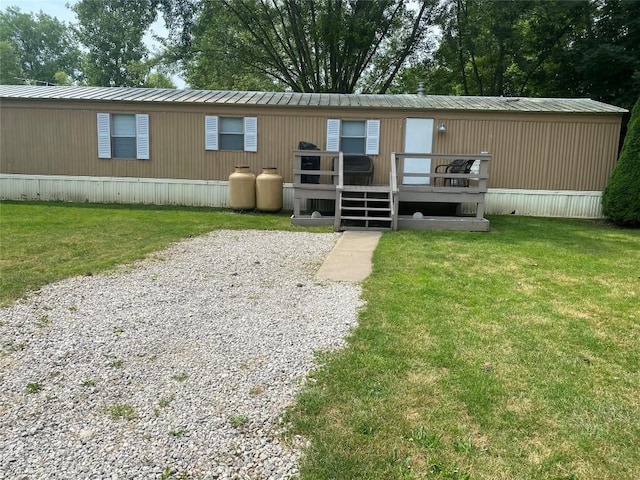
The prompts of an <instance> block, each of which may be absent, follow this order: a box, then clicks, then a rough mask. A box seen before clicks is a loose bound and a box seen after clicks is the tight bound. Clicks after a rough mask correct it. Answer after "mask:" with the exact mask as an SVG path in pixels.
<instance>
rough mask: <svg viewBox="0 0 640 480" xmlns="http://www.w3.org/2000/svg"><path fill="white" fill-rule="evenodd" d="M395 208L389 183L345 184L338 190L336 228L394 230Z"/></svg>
mask: <svg viewBox="0 0 640 480" xmlns="http://www.w3.org/2000/svg"><path fill="white" fill-rule="evenodd" d="M393 208H394V206H393V195H392V193H391V189H390V188H389V186H388V185H382V186H380V185H344V186H343V187H342V188H341V189H339V192H338V205H337V208H336V213H337V215H336V222H335V226H336V230H392V228H393V217H394V213H393Z"/></svg>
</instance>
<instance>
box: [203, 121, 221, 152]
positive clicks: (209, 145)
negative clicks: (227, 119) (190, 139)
mask: <svg viewBox="0 0 640 480" xmlns="http://www.w3.org/2000/svg"><path fill="white" fill-rule="evenodd" d="M204 149H205V150H218V117H216V116H213V115H206V116H205V117H204Z"/></svg>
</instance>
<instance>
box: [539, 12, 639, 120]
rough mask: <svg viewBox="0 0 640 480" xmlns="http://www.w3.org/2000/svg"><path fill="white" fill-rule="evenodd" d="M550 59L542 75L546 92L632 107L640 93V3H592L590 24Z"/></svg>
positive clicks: (542, 82)
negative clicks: (547, 68) (549, 63)
mask: <svg viewBox="0 0 640 480" xmlns="http://www.w3.org/2000/svg"><path fill="white" fill-rule="evenodd" d="M551 60H552V62H551V65H550V68H549V71H548V72H547V73H548V74H547V75H546V76H545V77H544V78H541V79H540V87H541V89H542V90H543V92H544V93H545V94H546V95H550V96H577V97H589V98H593V99H595V100H600V101H603V102H607V103H612V104H614V105H618V106H620V107H624V108H626V109H628V110H631V109H632V108H633V105H634V103H635V101H636V99H637V98H638V96H640V2H638V1H635V0H622V1H620V0H599V1H596V2H593V8H592V9H590V11H589V21H588V26H587V27H586V28H585V29H583V30H578V31H576V32H575V33H574V34H573V35H572V37H571V39H570V42H569V43H568V44H567V46H566V48H565V49H564V50H563V51H561V52H559V53H558V54H557V55H555V56H554V57H553V58H552V59H551Z"/></svg>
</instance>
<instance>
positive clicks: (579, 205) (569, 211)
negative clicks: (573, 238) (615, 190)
mask: <svg viewBox="0 0 640 480" xmlns="http://www.w3.org/2000/svg"><path fill="white" fill-rule="evenodd" d="M485 200H486V204H485V207H486V213H487V214H489V215H491V214H496V215H501V214H511V213H514V214H515V215H531V216H536V217H564V218H602V216H603V215H602V192H578V191H571V190H515V189H513V190H512V189H502V188H492V189H489V191H488V192H487V194H486V197H485Z"/></svg>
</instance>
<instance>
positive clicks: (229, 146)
mask: <svg viewBox="0 0 640 480" xmlns="http://www.w3.org/2000/svg"><path fill="white" fill-rule="evenodd" d="M219 135H220V150H240V151H242V150H244V121H243V120H242V118H236V117H220V131H219Z"/></svg>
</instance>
